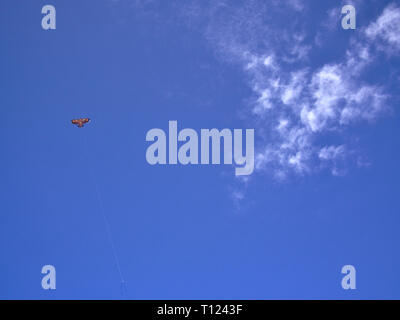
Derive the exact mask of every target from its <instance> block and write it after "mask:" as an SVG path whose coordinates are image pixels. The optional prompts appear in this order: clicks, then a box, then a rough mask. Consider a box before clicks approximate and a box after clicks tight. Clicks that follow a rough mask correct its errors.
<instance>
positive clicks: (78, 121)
mask: <svg viewBox="0 0 400 320" xmlns="http://www.w3.org/2000/svg"><path fill="white" fill-rule="evenodd" d="M89 121H90V119H89V118H80V119H73V120H71V122H72V124H75V125H77V127H78V128H82V127H83V125H84V124H85V123H88V122H89Z"/></svg>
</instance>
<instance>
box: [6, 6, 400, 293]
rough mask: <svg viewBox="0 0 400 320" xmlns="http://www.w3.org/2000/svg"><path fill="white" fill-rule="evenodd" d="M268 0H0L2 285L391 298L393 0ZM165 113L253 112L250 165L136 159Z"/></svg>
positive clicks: (396, 266) (185, 121) (234, 117)
mask: <svg viewBox="0 0 400 320" xmlns="http://www.w3.org/2000/svg"><path fill="white" fill-rule="evenodd" d="M282 2H283V1H273V0H271V1H255V0H247V1H223V0H219V1H200V0H197V1H155V0H154V1H150V0H147V1H145V0H143V1H140V0H136V1H133V0H132V1H131V0H119V1H118V0H101V1H89V0H80V1H78V0H73V1H61V0H58V1H39V0H31V1H24V0H18V1H11V0H3V1H1V4H0V36H1V43H2V44H1V50H0V58H1V59H0V71H1V72H0V93H1V94H0V112H1V118H2V124H1V126H0V148H1V158H0V159H1V160H0V164H1V166H0V181H1V184H0V188H1V192H0V203H1V214H0V273H1V275H2V276H1V279H0V298H2V299H15V298H17V299H120V298H130V299H371V298H374V299H399V298H400V289H399V288H400V285H399V284H400V271H399V270H400V257H399V253H398V244H399V240H400V235H399V233H398V226H399V225H400V217H399V209H400V204H399V201H398V199H399V193H398V192H399V191H398V190H399V184H400V182H399V181H400V179H399V178H400V175H399V170H398V164H399V163H400V161H399V160H400V152H399V147H400V143H399V140H398V139H397V137H398V136H399V134H400V128H399V120H400V118H399V112H398V103H399V96H398V86H399V84H400V74H399V66H400V60H399V56H400V36H399V35H400V6H399V5H398V4H396V2H395V1H377V0H376V1H366V0H365V1H362V0H358V1H355V0H353V1H347V2H342V1H296V0H290V1H289V0H288V1H285V2H284V3H283V4H282ZM349 3H351V4H353V5H354V6H355V8H356V11H357V28H356V30H343V29H342V27H341V22H340V21H341V14H340V10H341V7H342V6H343V5H345V4H349ZM46 4H52V5H54V6H55V8H56V10H57V16H56V17H57V28H56V30H48V31H44V30H42V28H41V19H42V17H43V15H42V14H41V8H42V6H44V5H46ZM81 116H82V117H90V118H91V119H92V121H91V123H90V124H88V125H86V126H85V127H84V128H83V129H78V128H76V127H74V126H72V125H71V123H70V120H71V119H72V118H76V117H81ZM169 120H177V121H178V127H179V128H180V129H182V128H193V129H195V130H200V128H210V129H211V128H218V129H223V128H230V129H233V128H242V129H246V128H254V129H255V136H256V138H255V149H256V158H255V160H256V168H255V171H254V173H253V174H252V175H251V176H248V177H246V178H237V177H235V175H234V168H233V167H232V166H222V165H220V166H218V165H209V166H204V165H202V166H200V165H199V166H183V165H177V166H169V165H165V166H151V165H149V164H148V163H147V162H146V158H145V153H146V148H147V147H148V145H149V143H148V142H146V141H145V136H146V133H147V131H148V130H150V129H152V128H162V129H164V130H165V131H167V129H168V121H169ZM91 172H93V173H94V175H93V176H92V174H91ZM96 185H97V186H98V188H99V192H100V195H101V201H102V204H103V209H104V213H105V214H106V216H107V219H108V221H109V226H110V229H111V233H112V237H113V241H114V244H115V250H116V252H117V255H118V258H119V262H120V266H121V272H122V274H123V277H124V279H125V281H126V287H127V293H126V294H125V295H122V294H121V285H120V278H119V275H118V270H117V266H116V262H115V259H114V257H113V252H112V249H111V246H110V242H109V239H108V238H107V233H106V229H105V225H104V221H103V219H102V214H101V208H100V206H99V201H98V199H97V196H96V190H95V188H96ZM47 264H51V265H54V266H55V268H56V272H57V273H56V275H57V289H56V290H53V291H51V290H50V291H45V290H43V289H42V288H41V279H42V276H43V275H42V274H41V268H42V266H43V265H47ZM347 264H351V265H354V266H355V268H356V270H357V289H356V290H347V291H345V290H343V289H342V288H341V285H340V283H341V279H342V276H343V275H342V274H341V272H340V271H341V268H342V266H344V265H347Z"/></svg>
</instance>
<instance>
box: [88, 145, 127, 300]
mask: <svg viewBox="0 0 400 320" xmlns="http://www.w3.org/2000/svg"><path fill="white" fill-rule="evenodd" d="M83 149H85V153H86V157H87V161H88V165H89V171H90V174H91V176H92V182H93V184H94V186H95V190H96V196H97V201H98V203H99V209H100V213H101V216H102V218H103V221H104V225H105V229H106V233H107V238H108V242H109V243H110V247H111V250H112V252H113V256H114V260H115V265H116V267H117V270H118V275H119V278H120V281H121V294H122V295H123V296H126V295H127V292H128V290H127V286H126V282H125V280H124V277H123V275H122V271H121V266H120V262H119V258H118V253H117V250H116V248H115V244H114V239H113V236H112V233H111V227H110V223H109V222H108V219H107V216H106V214H105V210H104V206H103V201H102V199H101V194H100V190H99V186H98V184H97V181H96V175H95V173H94V170H93V167H92V166H91V164H90V159H89V154H88V153H87V151H86V150H87V147H86V146H84V148H83Z"/></svg>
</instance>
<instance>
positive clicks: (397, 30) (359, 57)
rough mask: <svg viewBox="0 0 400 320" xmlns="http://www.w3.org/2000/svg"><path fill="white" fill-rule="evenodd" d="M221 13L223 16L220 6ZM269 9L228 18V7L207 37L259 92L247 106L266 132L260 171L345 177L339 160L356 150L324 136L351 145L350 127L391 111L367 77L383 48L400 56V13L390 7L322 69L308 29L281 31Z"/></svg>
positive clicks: (254, 7) (293, 24)
mask: <svg viewBox="0 0 400 320" xmlns="http://www.w3.org/2000/svg"><path fill="white" fill-rule="evenodd" d="M295 3H297V2H296V1H293V2H292V3H291V4H292V6H291V7H292V9H293V10H294V11H296V16H297V17H298V16H301V12H302V11H304V9H305V7H304V5H303V2H301V3H300V2H299V6H296V5H295ZM357 3H359V2H357ZM220 8H221V7H220ZM214 9H215V11H213V14H216V12H218V8H214ZM266 9H267V8H265V7H264V5H263V3H260V2H258V1H249V2H248V3H247V6H245V8H236V9H229V10H228V11H229V14H228V15H227V13H226V11H225V9H224V10H222V12H223V13H221V12H220V13H219V14H217V16H218V18H219V19H214V16H213V19H212V21H211V22H210V23H209V24H208V25H207V29H206V32H205V34H206V36H207V38H208V39H209V40H210V41H211V42H212V44H213V45H214V46H215V48H216V49H217V50H218V52H221V53H222V54H221V56H222V57H223V58H228V59H229V60H230V61H234V62H236V63H239V64H240V65H241V66H242V68H243V71H244V73H245V74H246V77H245V79H247V81H248V84H249V86H250V87H251V88H252V90H253V92H254V97H253V99H251V102H250V103H249V104H248V105H247V107H246V108H248V110H249V120H250V121H251V122H252V123H254V124H255V126H256V127H257V129H258V130H257V132H259V133H261V135H260V137H259V138H260V141H262V142H261V143H259V144H258V147H259V149H258V152H257V156H256V168H257V171H258V172H268V173H271V174H273V175H274V176H275V177H277V178H278V179H283V178H285V177H286V176H288V175H290V174H293V173H294V174H306V173H311V172H314V171H316V170H320V168H323V167H329V166H330V170H331V172H332V174H334V175H338V174H340V173H341V172H343V171H344V170H339V169H338V162H339V161H345V160H346V159H347V158H349V156H350V158H351V157H352V156H353V154H354V152H352V151H351V150H350V148H348V147H347V146H346V145H345V144H343V143H339V144H337V145H335V144H332V145H331V144H328V142H324V141H325V140H326V139H324V137H325V136H326V135H330V136H332V135H333V136H335V135H336V136H337V137H341V138H342V139H337V140H345V139H343V132H345V130H346V129H348V128H350V127H351V125H353V124H355V123H362V122H365V123H371V122H373V121H375V120H376V119H377V118H378V117H379V116H381V115H382V114H384V113H385V112H386V111H387V110H388V107H387V101H388V98H389V94H388V93H387V92H386V88H385V86H384V85H383V84H380V83H373V82H371V79H369V80H370V81H369V82H367V81H365V80H364V79H365V77H364V72H365V71H366V70H367V69H368V67H369V66H370V65H372V64H374V63H376V62H377V56H376V50H377V49H378V50H383V51H386V52H390V53H391V54H393V53H398V51H399V48H400V36H399V35H400V19H399V17H400V9H399V8H398V7H396V6H395V5H390V6H388V7H387V8H386V9H385V10H384V11H383V13H382V14H381V15H380V16H379V17H378V18H377V19H376V20H375V21H372V22H371V23H370V24H369V25H368V26H367V27H366V28H364V29H362V28H361V30H360V32H359V35H357V36H353V38H352V39H351V42H350V45H349V49H348V50H347V51H346V50H344V51H343V54H342V55H341V56H339V57H337V58H336V59H335V60H334V61H332V62H330V63H323V64H321V65H319V66H318V65H315V62H313V63H311V62H310V60H309V54H310V51H311V50H312V49H313V46H314V44H313V40H310V39H312V35H310V37H309V38H308V37H307V36H308V34H307V32H306V30H307V28H306V27H305V26H304V25H303V24H302V23H301V22H300V21H299V20H298V19H297V18H294V19H293V20H292V21H288V23H287V26H285V27H284V28H282V26H279V25H278V26H276V25H275V24H273V23H272V22H271V21H270V17H271V15H273V14H274V13H273V12H272V13H271V10H272V9H271V8H268V11H267V10H266ZM339 12H340V8H332V9H331V10H330V11H329V13H328V14H329V17H330V20H331V22H332V21H334V20H335V19H337V16H338V13H339ZM261 17H262V18H261ZM222 21H223V22H222ZM334 23H335V25H334V27H339V25H338V23H337V22H336V21H334ZM326 24H327V22H326V21H323V22H321V25H325V27H326ZM267 30H268V32H267ZM343 32H346V31H344V30H343ZM375 40H380V41H375ZM396 50H397V51H396ZM331 140H332V139H331ZM349 160H351V159H349ZM354 162H355V163H357V158H355V159H354Z"/></svg>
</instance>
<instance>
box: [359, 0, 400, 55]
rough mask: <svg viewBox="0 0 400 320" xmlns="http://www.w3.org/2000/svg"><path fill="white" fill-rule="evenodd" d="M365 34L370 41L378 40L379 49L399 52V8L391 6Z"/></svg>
mask: <svg viewBox="0 0 400 320" xmlns="http://www.w3.org/2000/svg"><path fill="white" fill-rule="evenodd" d="M365 34H366V35H367V37H368V38H369V39H370V40H371V41H377V40H380V41H382V42H383V43H381V44H379V49H381V50H383V51H386V52H388V53H391V52H392V51H397V52H399V51H400V8H399V7H396V6H395V5H394V4H391V5H389V6H387V7H386V8H385V10H384V11H383V13H382V15H381V16H379V18H378V19H377V20H376V22H374V23H372V24H370V25H369V26H368V28H366V30H365Z"/></svg>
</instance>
